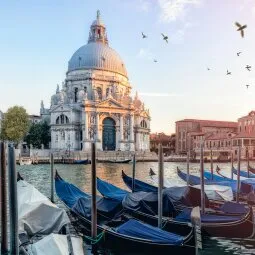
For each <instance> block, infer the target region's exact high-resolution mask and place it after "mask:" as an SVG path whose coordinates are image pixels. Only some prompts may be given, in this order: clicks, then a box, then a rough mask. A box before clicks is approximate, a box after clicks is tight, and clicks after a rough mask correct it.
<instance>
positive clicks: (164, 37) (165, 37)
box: [161, 33, 168, 43]
mask: <svg viewBox="0 0 255 255" xmlns="http://www.w3.org/2000/svg"><path fill="white" fill-rule="evenodd" d="M161 35H162V36H163V40H165V41H166V42H167V43H168V36H167V35H164V34H163V33H161Z"/></svg>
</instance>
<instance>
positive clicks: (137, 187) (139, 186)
mask: <svg viewBox="0 0 255 255" xmlns="http://www.w3.org/2000/svg"><path fill="white" fill-rule="evenodd" d="M122 179H123V181H124V183H125V184H126V185H127V186H128V187H129V188H130V189H131V190H132V185H133V184H132V183H133V179H132V178H131V177H129V176H127V175H126V174H125V173H124V171H123V170H122ZM134 191H136V192H138V191H145V192H157V191H158V188H157V187H155V186H153V185H151V184H148V183H145V182H143V181H140V180H137V179H135V183H134Z"/></svg>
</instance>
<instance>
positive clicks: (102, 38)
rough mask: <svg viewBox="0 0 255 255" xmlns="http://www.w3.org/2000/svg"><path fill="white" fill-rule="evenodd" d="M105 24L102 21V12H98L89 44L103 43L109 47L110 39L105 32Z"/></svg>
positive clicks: (91, 28) (91, 27)
mask: <svg viewBox="0 0 255 255" xmlns="http://www.w3.org/2000/svg"><path fill="white" fill-rule="evenodd" d="M105 30H106V29H105V26H104V23H103V22H102V20H101V16H100V11H99V10H98V11H97V19H96V20H95V21H93V23H92V25H91V26H90V32H89V39H88V43H91V42H102V43H104V44H107V45H108V39H107V35H106V32H105Z"/></svg>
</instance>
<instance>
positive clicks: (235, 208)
mask: <svg viewBox="0 0 255 255" xmlns="http://www.w3.org/2000/svg"><path fill="white" fill-rule="evenodd" d="M220 211H222V212H224V213H237V214H246V213H247V212H248V211H249V209H248V208H247V207H245V205H244V204H238V203H235V202H225V203H224V204H223V205H222V206H221V207H220Z"/></svg>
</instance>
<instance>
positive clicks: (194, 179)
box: [177, 167, 253, 195]
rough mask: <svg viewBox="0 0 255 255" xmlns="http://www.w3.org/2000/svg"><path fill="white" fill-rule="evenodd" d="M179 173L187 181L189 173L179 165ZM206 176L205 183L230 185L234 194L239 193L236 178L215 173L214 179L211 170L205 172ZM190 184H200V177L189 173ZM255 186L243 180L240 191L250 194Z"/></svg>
mask: <svg viewBox="0 0 255 255" xmlns="http://www.w3.org/2000/svg"><path fill="white" fill-rule="evenodd" d="M177 174H178V176H179V177H180V178H181V179H182V180H184V181H187V178H188V175H187V174H186V173H184V172H183V171H181V170H180V169H179V168H178V167H177ZM204 176H205V178H206V179H205V180H204V183H205V185H221V186H228V187H231V188H232V190H233V193H234V195H236V193H237V181H236V180H232V179H230V178H227V177H222V176H219V175H216V174H213V179H212V177H211V176H212V175H211V173H210V172H204ZM188 180H189V184H190V185H199V184H200V177H198V176H195V175H191V174H190V175H189V179H188ZM252 190H253V187H252V185H250V183H248V182H243V181H242V182H241V187H240V192H241V193H242V194H244V195H245V194H246V195H247V194H249V193H250V192H252Z"/></svg>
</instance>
